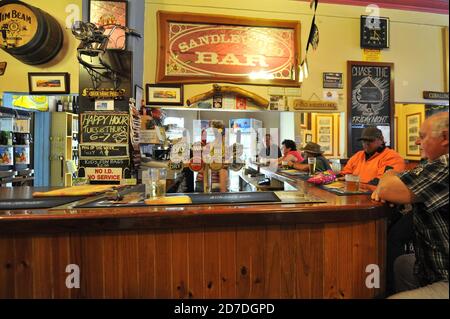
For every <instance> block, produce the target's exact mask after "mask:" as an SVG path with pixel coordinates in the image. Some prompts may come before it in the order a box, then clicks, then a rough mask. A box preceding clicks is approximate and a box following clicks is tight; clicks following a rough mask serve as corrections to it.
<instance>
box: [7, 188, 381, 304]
mask: <svg viewBox="0 0 450 319" xmlns="http://www.w3.org/2000/svg"><path fill="white" fill-rule="evenodd" d="M303 186H304V190H305V192H308V193H310V194H312V195H314V196H317V197H320V198H321V199H324V200H326V203H317V204H261V205H242V204H234V205H197V206H195V205H180V206H159V207H156V206H154V207H150V206H149V207H136V208H115V209H99V208H96V209H87V208H85V209H75V208H73V205H72V204H69V205H66V206H60V207H58V208H54V209H48V210H45V209H41V210H31V211H23V210H22V211H3V212H1V211H0V298H373V297H376V296H378V295H382V294H383V293H384V289H385V285H384V270H385V266H384V265H385V249H386V217H387V215H388V214H389V210H388V209H387V208H386V207H385V206H383V205H381V204H379V203H375V202H372V201H371V200H370V198H369V196H367V195H357V196H355V195H353V196H336V195H334V194H332V193H329V192H326V191H324V190H321V189H319V188H316V187H314V186H309V187H308V186H306V185H303ZM32 191H33V189H32V188H29V187H18V188H13V189H5V188H2V189H1V190H0V198H3V199H5V198H27V197H29V196H30V194H31V193H32ZM70 264H75V265H78V266H79V268H80V275H81V281H80V288H72V289H69V288H67V287H66V279H67V276H68V275H69V273H67V272H66V267H67V265H70ZM369 265H377V266H379V269H380V275H381V280H380V286H379V288H370V285H369V287H367V285H366V281H370V280H368V279H367V278H368V276H369V275H371V272H370V271H369V272H366V271H367V269H368V268H367V266H369Z"/></svg>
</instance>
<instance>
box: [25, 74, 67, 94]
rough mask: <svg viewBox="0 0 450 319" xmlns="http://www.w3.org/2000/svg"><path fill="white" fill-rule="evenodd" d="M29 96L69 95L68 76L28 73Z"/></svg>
mask: <svg viewBox="0 0 450 319" xmlns="http://www.w3.org/2000/svg"><path fill="white" fill-rule="evenodd" d="M28 89H29V92H30V94H69V93H70V74H69V73H59V72H29V73H28Z"/></svg>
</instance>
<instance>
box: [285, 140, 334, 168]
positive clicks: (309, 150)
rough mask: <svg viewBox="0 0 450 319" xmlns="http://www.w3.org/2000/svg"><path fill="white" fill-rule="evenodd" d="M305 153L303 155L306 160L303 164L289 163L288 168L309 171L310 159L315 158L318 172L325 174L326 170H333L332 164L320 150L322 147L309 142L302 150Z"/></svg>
mask: <svg viewBox="0 0 450 319" xmlns="http://www.w3.org/2000/svg"><path fill="white" fill-rule="evenodd" d="M301 150H302V151H303V155H304V156H305V159H304V160H303V161H302V162H301V163H295V162H292V161H289V162H288V166H289V167H292V168H295V169H298V170H300V171H305V172H307V171H309V165H308V158H310V157H315V158H316V172H324V171H326V170H331V166H330V163H328V160H327V159H326V158H325V157H323V155H322V154H323V151H322V150H321V149H320V145H319V144H316V143H313V142H308V143H307V144H306V145H305V147H303V148H302V149H301Z"/></svg>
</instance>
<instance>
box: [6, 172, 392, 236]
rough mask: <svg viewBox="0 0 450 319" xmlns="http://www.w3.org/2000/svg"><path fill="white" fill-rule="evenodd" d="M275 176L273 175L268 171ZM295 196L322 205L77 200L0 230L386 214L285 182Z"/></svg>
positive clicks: (23, 191)
mask: <svg viewBox="0 0 450 319" xmlns="http://www.w3.org/2000/svg"><path fill="white" fill-rule="evenodd" d="M273 174H277V173H273ZM288 182H289V184H290V185H292V186H294V187H296V188H297V189H298V190H299V192H301V193H304V194H307V195H312V196H314V197H317V198H319V199H322V200H324V201H326V203H300V204H285V203H246V204H240V203H236V204H220V205H217V204H215V205H205V204H203V205H198V204H197V205H194V204H187V205H170V206H146V207H120V208H119V207H114V208H110V207H108V208H74V207H75V206H76V205H77V204H78V203H79V202H77V201H76V202H73V203H70V204H67V205H62V206H59V207H53V208H48V209H31V210H23V209H21V210H0V232H2V233H8V232H28V231H32V232H36V231H45V232H59V231H69V230H70V231H73V230H76V229H80V230H81V229H82V230H83V231H86V230H100V229H101V230H125V229H154V228H165V227H167V228H177V227H196V226H208V225H210V226H227V225H270V224H273V223H276V224H292V223H308V224H309V223H333V222H352V221H364V220H373V219H379V218H384V217H386V216H387V214H388V212H389V210H388V209H386V207H385V206H384V205H382V204H380V203H377V202H374V201H372V200H371V199H370V197H369V196H368V195H352V196H337V195H335V194H333V193H330V192H328V191H325V190H322V189H319V188H317V187H316V186H313V185H311V184H309V183H306V182H303V181H300V180H297V181H296V180H288ZM48 189H50V188H47V189H45V188H39V189H37V188H32V187H14V188H1V189H0V200H5V199H30V198H32V193H33V192H34V191H36V190H39V191H43V190H48Z"/></svg>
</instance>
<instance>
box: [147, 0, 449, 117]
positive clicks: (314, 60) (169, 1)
mask: <svg viewBox="0 0 450 319" xmlns="http://www.w3.org/2000/svg"><path fill="white" fill-rule="evenodd" d="M185 3H187V4H185ZM185 3H183V2H181V1H178V0H164V1H161V0H146V12H145V14H146V17H145V21H146V23H145V54H144V56H145V61H144V79H143V80H144V83H154V82H155V78H156V52H157V34H156V33H157V31H156V30H157V22H156V12H157V11H158V10H166V11H174V12H177V11H179V12H196V13H208V14H224V15H231V16H243V17H254V18H270V19H282V20H300V22H301V29H302V31H301V47H302V51H301V55H302V57H303V55H304V51H305V48H306V39H307V36H308V32H309V28H310V24H311V19H312V15H311V14H312V10H310V8H309V2H308V1H289V0H277V1H273V0H245V1H242V0H229V1H216V0H214V1H212V0H190V1H186V2H185ZM234 8H238V9H234ZM363 14H366V12H365V7H356V6H342V5H339V6H336V5H330V4H323V3H320V4H319V7H318V11H317V18H316V21H317V25H318V27H319V32H320V42H319V48H318V50H317V51H315V52H314V51H312V49H311V48H310V50H309V53H308V62H309V66H310V77H309V78H308V79H307V80H306V81H305V82H304V84H303V87H302V98H305V99H309V98H310V97H311V95H312V94H313V93H316V94H317V95H318V96H322V90H323V89H322V72H342V73H344V83H345V82H346V79H347V75H346V62H347V61H348V60H362V50H361V49H360V47H359V38H360V32H359V25H360V15H363ZM380 15H381V16H387V17H390V21H391V32H390V37H391V41H390V43H391V47H390V49H387V50H383V52H382V54H381V57H382V61H383V62H393V63H394V64H395V66H394V70H395V100H396V101H401V102H418V101H422V91H424V90H430V91H443V90H444V83H445V81H444V76H445V75H444V44H443V42H444V41H443V37H442V28H443V26H448V15H439V14H428V13H419V12H407V11H400V10H388V9H381V12H380ZM244 87H245V88H246V89H248V90H250V91H253V92H255V93H257V94H260V95H262V96H264V97H268V94H267V87H264V86H263V87H261V86H247V85H245V86H244ZM210 89H211V85H210V84H203V85H185V99H187V98H189V97H191V96H193V95H195V94H199V93H203V92H205V91H207V90H210ZM345 89H346V84H345V86H344V90H342V93H344V98H343V99H342V100H340V103H339V110H338V111H345V110H346V91H345Z"/></svg>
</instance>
